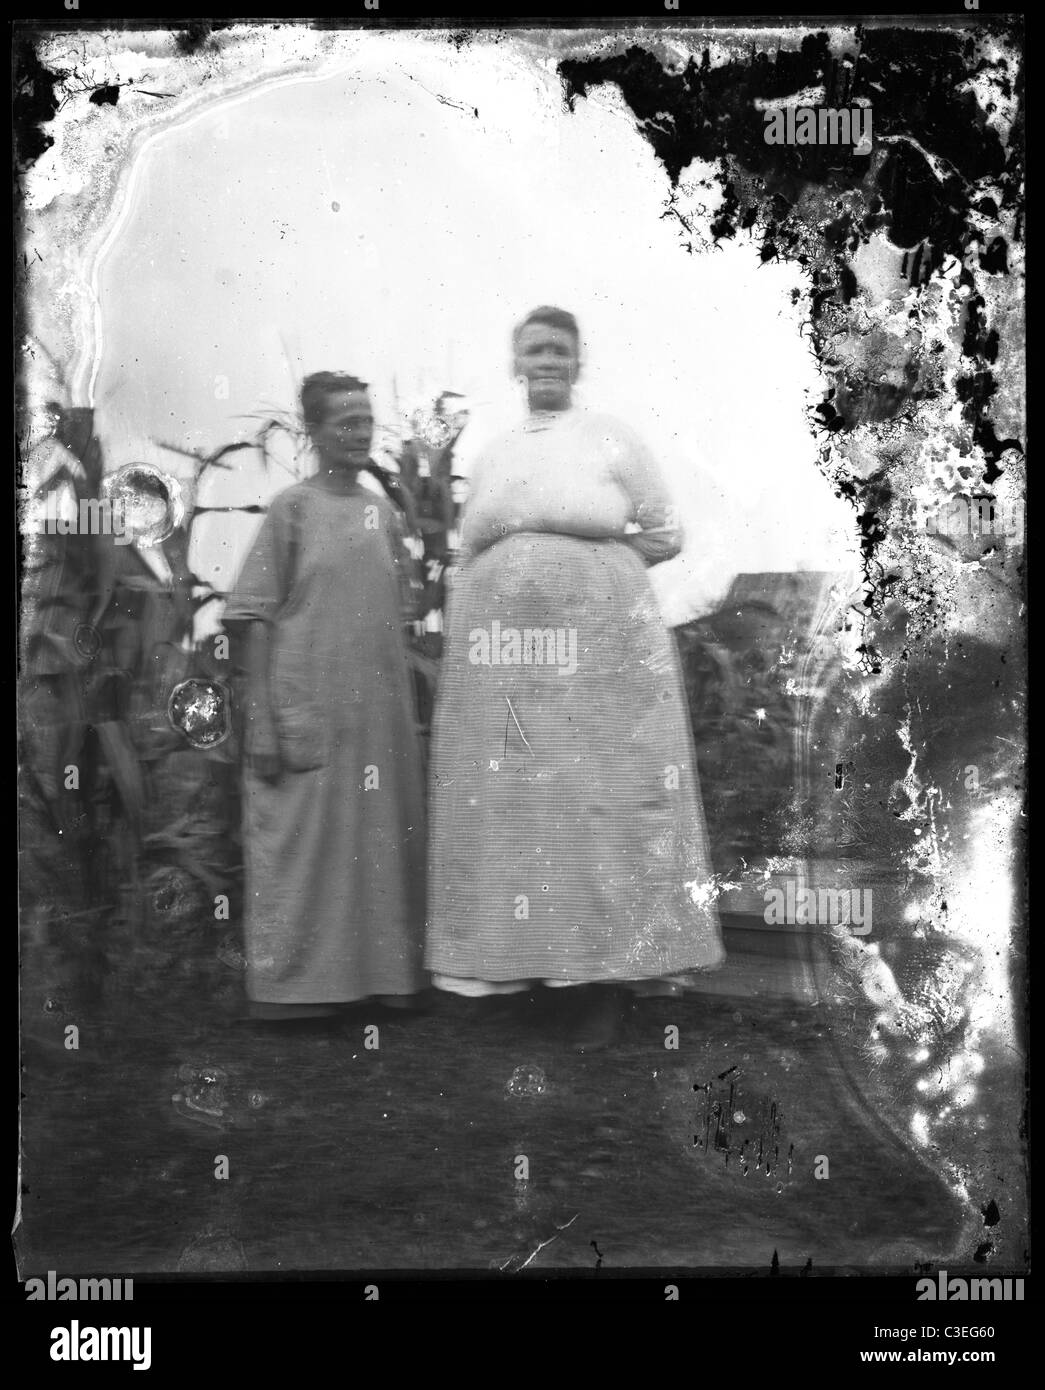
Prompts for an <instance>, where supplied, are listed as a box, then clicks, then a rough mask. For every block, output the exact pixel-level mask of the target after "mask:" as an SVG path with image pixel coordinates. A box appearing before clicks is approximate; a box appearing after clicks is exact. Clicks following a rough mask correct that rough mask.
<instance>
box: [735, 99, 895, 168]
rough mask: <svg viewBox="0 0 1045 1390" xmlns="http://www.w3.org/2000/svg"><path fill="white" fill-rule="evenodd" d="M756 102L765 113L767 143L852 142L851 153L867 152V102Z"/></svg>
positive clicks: (869, 121)
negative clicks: (838, 103)
mask: <svg viewBox="0 0 1045 1390" xmlns="http://www.w3.org/2000/svg"><path fill="white" fill-rule="evenodd" d="M756 105H757V106H758V107H759V108H760V109H761V110H762V111H764V113H765V117H764V119H765V130H764V131H763V138H764V139H765V142H766V144H767V145H852V147H853V154H861V155H864V154H870V153H871V108H870V106H843V107H839V108H837V109H836V108H834V107H828V106H780V105H777V106H770V105H768V103H767V102H765V100H764V99H761V100H759V101H758V102H756Z"/></svg>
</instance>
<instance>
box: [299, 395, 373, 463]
mask: <svg viewBox="0 0 1045 1390" xmlns="http://www.w3.org/2000/svg"><path fill="white" fill-rule="evenodd" d="M310 433H311V436H312V443H313V444H314V445H315V447H316V450H317V452H318V454H319V456H320V458H321V459H322V460H323V462H324V463H325V464H326V465H327V467H328V468H362V467H364V466H365V464H366V463H367V461H368V460H369V458H370V445H371V443H372V442H373V438H374V416H373V414H372V412H371V409H370V397H369V396H368V395H367V393H366V392H365V391H331V392H330V394H329V395H328V396H327V397H326V412H325V414H324V416H323V420H322V423H321V424H318V425H313V426H312V429H311V431H310Z"/></svg>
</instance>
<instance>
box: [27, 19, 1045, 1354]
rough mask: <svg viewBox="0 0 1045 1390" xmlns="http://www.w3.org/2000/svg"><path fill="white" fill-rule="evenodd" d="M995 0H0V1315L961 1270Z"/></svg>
mask: <svg viewBox="0 0 1045 1390" xmlns="http://www.w3.org/2000/svg"><path fill="white" fill-rule="evenodd" d="M1021 32H1022V31H1021V28H1020V26H1019V24H1018V23H1016V22H1015V21H1011V20H1010V21H1009V22H1007V23H1002V22H1001V21H991V20H988V19H981V18H978V17H977V16H976V15H975V14H967V13H965V12H964V11H959V12H958V13H956V14H955V16H954V17H953V18H934V19H932V20H929V19H911V18H908V19H905V20H903V21H900V20H889V19H875V20H871V19H868V20H865V21H863V22H858V21H857V20H855V19H854V20H852V21H851V22H850V21H834V20H832V21H830V22H828V21H817V20H811V21H802V22H800V21H797V20H796V21H793V22H790V21H788V22H785V21H773V22H769V21H765V20H760V21H758V22H754V21H752V22H746V21H742V20H740V19H738V20H737V21H736V22H735V23H733V22H731V21H725V20H722V21H716V22H715V23H714V24H712V25H706V26H704V27H698V25H697V22H696V21H687V20H686V18H685V16H683V15H682V14H681V13H680V14H679V15H677V16H674V15H672V16H669V18H668V20H667V21H666V20H665V18H664V16H663V15H660V16H659V19H658V22H656V23H654V22H652V21H651V22H650V23H643V22H642V21H641V20H629V21H627V22H624V21H622V22H617V23H609V22H607V23H606V24H602V25H596V24H592V25H588V26H585V27H581V25H580V24H578V26H577V27H576V28H569V27H565V26H559V27H541V26H540V25H536V24H535V25H534V26H533V27H530V28H528V27H525V25H521V24H517V25H515V26H514V27H511V28H505V29H494V28H492V27H487V28H482V27H477V28H474V29H463V28H461V27H457V28H450V27H446V26H443V27H440V25H438V24H435V25H427V26H421V25H416V26H410V25H408V24H402V25H395V24H389V25H385V26H384V27H378V26H376V25H374V26H370V25H368V23H367V22H366V21H365V20H362V19H354V20H352V21H351V22H349V21H347V20H346V21H345V27H338V22H335V21H324V22H323V23H311V22H308V21H303V20H302V21H282V22H277V21H274V20H272V21H266V20H260V19H259V20H254V21H237V22H229V23H221V24H218V23H217V22H215V23H214V24H213V25H210V24H207V23H198V24H195V25H194V26H193V27H191V28H181V29H171V28H170V27H160V26H159V25H158V24H155V23H153V24H146V23H142V24H141V26H140V27H136V25H135V23H134V22H132V21H126V22H125V23H124V24H123V25H122V26H119V25H115V24H114V25H112V26H110V27H106V26H105V25H102V24H95V25H93V26H92V24H91V22H90V20H89V19H88V18H86V17H85V18H83V19H80V18H79V17H78V16H76V15H70V16H67V17H66V22H65V23H64V24H63V25H62V26H61V27H58V26H55V27H52V28H48V27H46V25H45V24H44V21H42V20H41V21H39V24H38V25H37V26H36V27H32V26H28V25H22V26H20V27H18V26H16V31H15V71H14V83H15V86H14V101H15V118H16V134H17V152H16V154H17V202H16V217H17V239H18V240H17V247H18V254H17V262H16V355H17V364H16V365H17V455H18V457H17V465H18V477H17V484H18V513H19V532H20V547H21V552H20V553H21V558H20V591H19V604H20V630H19V653H18V661H19V677H18V679H19V739H20V745H19V779H20V780H19V798H20V799H19V816H20V831H19V833H20V888H19V893H20V958H21V1005H20V1007H21V1048H22V1059H21V1061H22V1085H21V1090H22V1095H23V1099H22V1102H21V1136H20V1142H21V1154H20V1164H21V1170H20V1176H21V1181H22V1195H21V1198H20V1205H19V1208H18V1211H17V1213H16V1215H15V1221H14V1236H13V1239H14V1245H15V1250H16V1256H17V1260H18V1267H19V1276H20V1278H21V1279H23V1280H30V1281H35V1282H36V1285H38V1287H39V1289H40V1290H41V1291H42V1292H40V1293H39V1295H38V1296H39V1297H40V1298H44V1297H51V1296H55V1297H59V1296H61V1295H59V1294H57V1293H56V1294H54V1295H50V1294H48V1293H47V1290H48V1289H55V1290H57V1289H59V1288H60V1287H61V1285H62V1281H63V1280H68V1281H70V1287H74V1288H75V1289H77V1290H79V1289H80V1286H81V1284H82V1283H83V1282H84V1280H85V1279H87V1282H88V1283H90V1282H92V1281H93V1282H97V1281H98V1280H100V1279H101V1277H102V1276H111V1278H112V1279H113V1281H114V1282H115V1283H116V1284H120V1281H121V1280H122V1281H123V1285H126V1284H128V1283H130V1281H131V1280H141V1279H144V1278H146V1277H147V1276H149V1275H169V1274H180V1275H197V1276H200V1277H203V1276H207V1277H213V1278H215V1279H218V1280H236V1279H241V1278H245V1277H247V1276H250V1275H259V1274H260V1275H265V1274H275V1273H278V1272H279V1271H306V1272H307V1271H312V1272H318V1273H323V1272H331V1271H350V1272H356V1273H359V1272H362V1273H364V1274H365V1272H367V1271H382V1270H383V1271H390V1270H391V1271H406V1272H413V1273H415V1274H416V1275H417V1276H418V1277H427V1276H431V1277H433V1278H434V1277H437V1276H441V1277H446V1276H447V1274H448V1273H449V1274H452V1273H454V1272H465V1271H472V1272H475V1271H479V1272H482V1273H483V1276H484V1278H489V1279H495V1278H501V1277H503V1276H504V1275H507V1274H515V1273H520V1274H521V1273H522V1272H523V1271H526V1274H527V1275H532V1274H534V1273H535V1272H538V1273H539V1272H545V1273H547V1274H552V1273H554V1272H556V1271H574V1272H577V1273H580V1274H583V1273H584V1272H587V1273H589V1274H591V1275H592V1276H594V1274H595V1273H596V1272H599V1273H600V1275H601V1274H603V1273H610V1274H612V1272H614V1271H616V1272H620V1271H628V1270H632V1271H637V1270H642V1271H650V1270H652V1271H654V1273H655V1275H656V1273H657V1272H658V1271H676V1272H682V1273H685V1272H689V1273H690V1274H701V1273H703V1274H705V1275H711V1274H713V1273H714V1272H716V1271H717V1272H720V1273H721V1272H731V1273H736V1272H747V1271H751V1272H756V1273H759V1274H766V1275H770V1274H774V1275H779V1276H780V1277H786V1276H794V1277H796V1278H798V1277H801V1276H805V1277H810V1276H812V1277H817V1276H824V1277H827V1276H829V1275H830V1274H831V1272H832V1271H835V1272H845V1273H849V1274H852V1275H858V1274H875V1273H896V1274H904V1275H909V1276H910V1279H911V1298H912V1300H913V1299H914V1297H915V1293H914V1287H915V1279H916V1278H917V1277H920V1276H923V1275H924V1276H925V1277H926V1278H927V1280H928V1283H929V1285H930V1286H931V1288H932V1289H933V1290H936V1289H937V1288H938V1287H939V1288H943V1289H944V1294H943V1295H941V1296H947V1293H946V1291H947V1289H949V1288H950V1287H951V1286H952V1285H953V1284H954V1281H955V1280H957V1283H958V1284H962V1285H963V1287H964V1285H966V1284H968V1285H969V1286H972V1285H976V1286H977V1287H979V1283H982V1282H983V1281H988V1283H990V1282H991V1281H993V1283H996V1284H997V1285H998V1287H999V1288H1002V1289H1004V1287H1005V1283H1006V1281H1008V1284H1009V1287H1010V1288H1011V1289H1013V1290H1015V1288H1016V1287H1017V1285H1018V1286H1019V1290H1020V1296H1022V1282H1021V1276H1022V1275H1023V1274H1025V1273H1026V1246H1027V1240H1028V1237H1027V1197H1026V1182H1025V1171H1024V1157H1025V1156H1024V1143H1025V1135H1024V1128H1023V1116H1024V1112H1025V1104H1026V1102H1025V1095H1024V1089H1025V1082H1024V1072H1025V1037H1024V1032H1025V1021H1026V1019H1025V1015H1026V1002H1025V978H1024V966H1025V959H1026V933H1025V921H1024V915H1023V913H1024V880H1023V854H1024V847H1023V839H1022V835H1023V829H1022V827H1023V824H1024V822H1023V805H1024V802H1023V797H1024V791H1023V768H1024V750H1025V733H1026V723H1025V709H1024V684H1025V675H1026V641H1025V632H1024V570H1023V564H1024V542H1025V534H1024V533H1025V519H1024V477H1025V472H1024V468H1025V456H1024V447H1025V395H1024V357H1025V318H1024V299H1023V271H1024V227H1023V193H1024V189H1023V152H1024V123H1023V98H1022V92H1023V77H1024V67H1023V51H1022V37H1021ZM941 1271H943V1273H940V1272H941ZM88 1276H90V1278H89V1279H88V1278H87V1277H88ZM525 1277H526V1276H525V1275H524V1278H525ZM977 1281H979V1283H977ZM661 1282H663V1281H661ZM374 1287H375V1288H376V1287H377V1285H375V1286H374ZM955 1287H957V1285H955ZM78 1296H79V1295H78ZM932 1296H933V1297H935V1296H936V1294H935V1293H934V1294H933V1295H932ZM984 1296H985V1297H986V1296H987V1295H986V1294H985V1295H984ZM991 1296H993V1294H992V1295H991ZM1001 1296H1002V1295H1001V1294H999V1295H998V1297H1001ZM1012 1296H1013V1297H1016V1295H1015V1293H1013V1295H1012ZM926 1297H927V1298H928V1297H929V1295H928V1294H927V1295H926ZM918 1306H919V1307H924V1306H926V1305H925V1304H919V1305H918ZM79 1317H80V1320H81V1322H83V1323H85V1324H86V1323H87V1322H89V1321H90V1320H91V1318H90V1317H89V1316H88V1314H87V1313H85V1312H84V1311H83V1310H82V1309H81V1310H80V1312H79ZM94 1321H98V1319H97V1318H95V1319H94ZM73 1349H74V1345H73V1342H70V1347H69V1355H70V1356H72V1351H73ZM141 1354H142V1355H143V1356H144V1355H145V1352H142V1353H141Z"/></svg>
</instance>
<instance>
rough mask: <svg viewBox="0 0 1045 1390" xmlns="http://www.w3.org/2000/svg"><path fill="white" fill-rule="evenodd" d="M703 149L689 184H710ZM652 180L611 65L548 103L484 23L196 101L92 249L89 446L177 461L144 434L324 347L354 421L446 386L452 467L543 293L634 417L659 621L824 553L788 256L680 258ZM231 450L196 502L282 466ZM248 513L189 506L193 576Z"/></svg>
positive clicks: (657, 181)
mask: <svg viewBox="0 0 1045 1390" xmlns="http://www.w3.org/2000/svg"><path fill="white" fill-rule="evenodd" d="M437 94H438V95H437ZM439 97H442V98H444V100H443V101H440V100H439ZM448 103H455V104H453V105H451V104H448ZM461 108H465V109H461ZM474 108H478V112H479V115H478V118H476V116H475V115H474V114H473V110H474ZM707 173H708V171H707V170H705V169H700V170H698V169H691V170H690V171H688V177H687V182H688V183H689V184H690V185H693V187H694V191H695V192H696V193H697V194H699V197H700V198H702V199H708V200H713V199H714V198H715V197H716V196H717V195H716V193H715V190H714V188H713V187H712V189H710V190H707V189H697V188H696V185H697V183H698V182H699V179H700V178H701V177H706V175H707ZM668 192H669V189H668V181H667V177H666V175H665V174H664V171H663V169H662V168H661V166H660V165H659V164H658V163H657V161H656V160H655V158H654V156H653V153H652V151H651V149H650V147H649V145H648V144H647V143H646V142H645V141H644V140H643V139H642V138H641V137H640V135H639V134H638V132H637V130H636V128H635V125H634V122H633V120H632V118H631V115H630V113H629V112H628V111H627V109H626V107H625V106H624V105H623V103H622V101H621V99H620V97H619V94H618V93H617V91H616V89H615V88H612V89H598V90H597V91H596V92H595V93H594V94H593V96H592V97H591V98H589V99H588V100H584V101H579V102H578V103H577V107H576V111H575V112H574V114H572V115H570V114H568V113H567V112H565V111H563V109H562V95H561V86H560V84H559V81H558V79H557V77H556V76H555V75H554V71H553V70H552V67H551V66H550V60H549V61H546V60H545V59H544V58H537V57H535V56H533V55H532V54H531V53H530V52H529V51H527V50H526V49H524V48H523V47H522V46H521V45H516V44H513V43H512V42H511V41H510V40H508V41H505V42H501V43H484V44H473V45H470V46H466V47H464V48H463V49H462V50H461V51H460V52H458V51H457V50H456V49H455V48H454V47H453V46H452V45H450V44H448V43H446V42H445V40H443V41H440V42H433V41H432V40H431V39H429V38H426V36H424V35H423V34H411V33H406V32H402V31H400V32H386V33H376V34H369V35H364V36H361V39H360V44H359V47H358V49H357V51H356V54H355V56H354V57H353V59H352V60H351V62H350V63H349V64H348V65H347V66H342V67H341V69H340V70H338V71H334V72H331V73H330V75H327V76H323V77H321V78H318V79H317V78H316V77H312V78H307V79H302V78H296V79H293V80H289V81H286V82H282V83H279V84H270V85H268V86H265V87H259V88H257V89H255V90H254V91H253V92H252V93H249V94H247V95H246V96H243V95H240V96H238V97H235V98H226V99H224V100H218V101H216V102H215V103H214V105H213V106H211V107H209V108H207V109H205V110H204V111H202V113H196V114H194V115H193V116H191V117H190V118H188V119H185V120H183V121H182V122H181V123H172V125H171V126H170V127H169V128H168V129H166V130H165V131H164V132H163V133H162V134H160V135H159V136H157V137H156V138H154V139H152V140H151V141H150V142H148V143H147V144H146V146H145V148H144V150H143V151H142V153H141V154H140V155H139V157H138V161H137V165H136V169H135V176H134V177H133V179H132V180H131V181H130V183H129V185H128V188H127V196H126V199H125V201H124V204H123V206H122V207H121V208H119V209H117V210H116V212H115V218H116V220H115V222H114V230H113V234H112V235H111V236H110V238H109V241H108V243H107V250H106V251H105V253H104V256H103V259H102V261H101V263H100V265H99V267H98V270H97V282H96V283H97V286H98V295H99V304H100V324H101V329H102V335H101V341H100V345H99V354H98V358H97V361H96V364H95V365H96V374H95V375H96V386H95V402H96V405H97V408H98V422H99V428H100V431H101V434H102V438H103V441H104V443H105V445H106V451H107V458H108V461H109V466H110V467H117V466H119V465H121V464H123V463H127V462H131V461H133V460H136V459H146V460H149V461H152V462H155V463H157V464H159V465H160V466H162V467H165V468H167V469H169V470H170V471H175V472H177V471H179V469H180V467H181V465H180V464H179V461H178V458H177V456H176V455H174V454H171V453H168V452H166V451H163V450H160V449H157V448H156V447H155V446H154V445H153V444H152V443H151V441H152V440H155V439H165V440H169V441H171V442H175V443H181V444H184V445H186V446H191V447H196V448H203V449H211V448H214V447H216V446H217V445H219V444H221V443H226V442H229V441H230V440H232V439H235V438H241V437H245V436H246V435H248V434H250V433H251V432H252V430H253V428H254V425H253V424H252V423H251V422H250V421H249V420H244V419H241V418H238V417H243V416H249V415H253V414H255V413H257V412H258V411H260V410H261V409H262V408H263V407H265V406H270V407H279V408H281V409H284V410H286V409H290V408H292V406H293V405H294V397H293V390H292V381H293V379H294V378H295V377H300V375H301V374H302V373H304V372H308V371H314V370H317V369H320V368H341V369H345V370H349V371H354V372H356V373H357V374H359V375H361V376H363V377H364V378H365V379H367V380H369V381H370V382H371V383H372V385H373V395H374V399H375V407H376V410H377V414H378V416H379V419H381V418H383V419H385V420H391V419H392V417H393V414H394V402H393V395H392V384H393V378H394V380H395V383H396V385H397V388H398V398H399V402H400V405H401V406H408V405H410V404H412V403H413V402H415V401H416V400H417V399H418V398H419V397H420V396H422V395H423V394H425V393H431V394H434V393H435V392H436V391H438V390H439V389H441V388H443V387H452V388H454V389H456V390H459V391H462V392H464V393H465V394H466V395H467V396H468V397H469V398H470V399H471V400H472V401H473V402H475V403H476V409H475V411H474V415H473V421H472V423H471V424H470V425H469V427H468V430H467V431H466V434H465V436H464V437H463V438H462V442H461V449H460V457H461V458H462V460H463V461H464V464H465V471H466V467H467V460H468V458H469V456H471V455H472V454H473V453H474V450H475V448H476V447H477V446H478V445H479V444H481V443H482V442H483V440H484V438H485V437H488V436H489V434H490V433H491V432H493V431H495V430H496V429H498V428H500V427H502V426H503V425H504V424H505V423H507V422H508V421H509V420H510V419H511V418H513V415H514V413H515V412H517V411H518V410H519V409H520V402H519V400H518V398H517V396H516V388H515V386H514V385H513V383H512V381H511V378H510V372H509V341H508V340H509V333H510V329H511V326H512V324H513V323H514V322H515V321H516V320H517V319H518V318H519V317H520V316H521V315H522V314H523V313H525V312H526V310H528V309H530V308H532V307H533V306H534V305H535V304H538V303H554V304H560V305H562V306H563V307H565V308H568V309H571V310H572V311H573V312H574V313H576V314H577V316H578V318H579V319H580V322H581V328H582V331H583V333H584V337H585V358H586V362H585V373H584V378H583V383H582V385H583V389H582V390H581V391H580V393H579V397H578V399H579V401H580V402H581V403H583V404H588V405H590V406H592V407H594V408H598V409H605V410H610V411H612V412H613V413H616V414H619V415H621V416H622V417H624V418H626V419H627V420H628V421H629V422H630V423H631V424H632V425H633V426H634V427H635V428H637V429H638V430H639V431H640V432H641V433H643V434H644V435H645V436H646V438H647V439H648V441H649V443H650V444H651V445H652V446H653V448H654V449H655V450H656V452H657V453H658V455H659V457H660V458H661V460H662V462H663V465H664V468H665V471H666V473H667V475H668V477H669V480H670V481H671V482H672V484H673V486H674V488H675V490H676V492H677V495H678V500H679V503H680V505H681V507H682V510H683V516H684V518H685V520H686V523H687V528H688V537H689V540H688V545H687V552H686V554H685V555H684V556H683V557H680V559H679V560H677V561H673V562H672V563H671V564H670V565H668V566H662V567H659V569H658V570H656V571H654V572H653V573H654V574H655V575H656V578H657V581H658V588H659V589H660V591H661V594H662V599H663V601H664V603H665V606H666V611H668V613H669V615H670V616H672V617H673V618H675V619H679V618H681V617H684V616H688V615H689V613H690V612H691V611H694V610H698V609H701V608H704V607H706V606H707V605H709V604H710V603H712V602H714V601H715V600H716V599H717V598H720V597H721V595H722V593H724V591H725V589H726V587H727V586H728V584H729V582H730V580H731V579H732V577H733V575H735V574H736V573H738V572H743V571H749V570H790V569H843V568H845V569H851V568H853V567H854V566H855V565H856V563H857V548H856V540H855V533H854V528H853V522H852V511H851V508H849V507H848V505H846V504H844V503H842V502H839V501H837V500H836V499H835V498H834V497H833V496H832V494H831V489H830V487H829V486H828V484H827V483H826V482H825V481H824V480H823V479H822V477H821V476H820V474H819V473H818V471H817V468H816V465H815V461H814V456H815V442H814V439H813V436H812V435H811V433H810V431H809V429H808V426H807V423H806V419H805V415H804V411H803V407H804V405H805V404H806V403H807V398H806V396H805V394H804V393H805V392H806V391H811V392H813V393H814V399H815V398H816V397H817V396H818V395H819V392H820V389H821V387H820V382H819V379H818V376H817V372H816V365H815V362H814V359H813V357H812V354H811V353H810V351H809V348H808V342H807V340H803V339H802V338H801V337H800V334H799V328H800V325H801V320H802V308H801V306H798V307H795V306H793V305H792V304H791V299H790V291H791V290H792V288H804V286H803V283H802V279H801V273H800V271H799V269H798V268H797V267H796V266H791V265H786V264H780V265H768V266H762V265H761V264H760V262H759V259H758V254H757V249H756V247H755V246H754V245H753V244H752V243H750V242H749V241H748V240H747V239H746V238H743V239H741V240H739V241H738V243H736V244H729V243H727V244H724V245H723V246H722V249H721V250H716V251H708V252H705V253H701V254H696V255H689V254H687V253H686V252H685V251H684V250H683V249H682V247H681V244H680V239H679V235H678V224H677V223H676V222H675V221H674V220H673V219H671V218H665V217H663V216H662V214H663V212H664V206H665V199H666V197H667V195H668ZM335 203H336V204H337V205H338V210H337V211H335V210H334V208H333V206H332V205H333V204H335ZM689 206H690V207H692V206H695V203H694V204H690V205H689ZM288 356H289V359H290V360H289V361H288ZM226 390H227V399H226V398H224V396H225V392H226ZM233 460H234V461H236V462H237V471H236V472H235V473H233V474H229V475H218V474H211V479H212V481H211V482H210V483H209V484H208V485H206V487H205V490H204V493H203V496H202V497H201V499H200V500H201V501H203V502H205V503H210V504H222V503H230V502H244V501H254V500H258V499H259V498H261V499H265V498H267V497H268V496H269V495H271V493H272V492H273V491H275V490H277V488H278V487H281V486H284V485H285V484H286V482H287V481H289V479H287V478H286V477H285V476H283V475H280V474H279V473H276V474H274V475H273V476H272V477H271V478H270V479H268V480H266V479H264V478H263V477H261V476H260V470H259V469H258V468H257V467H256V466H255V465H254V464H252V463H251V462H250V456H249V455H244V454H240V455H235V456H233ZM257 524H258V522H257V519H256V518H242V519H232V520H229V519H228V518H225V517H221V518H214V519H212V518H205V519H201V520H200V522H199V523H197V532H196V534H197V537H198V543H197V546H196V555H195V561H196V566H197V570H198V572H200V573H201V574H203V575H204V576H205V577H207V578H209V579H211V580H213V582H214V583H215V584H216V585H217V587H219V588H226V587H228V585H229V583H230V582H231V579H232V577H233V576H234V574H235V571H236V570H237V569H238V567H239V564H240V563H241V561H242V558H243V554H244V548H245V546H246V545H247V544H248V543H249V540H250V537H251V535H252V534H253V531H254V529H255V528H256V526H257Z"/></svg>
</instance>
